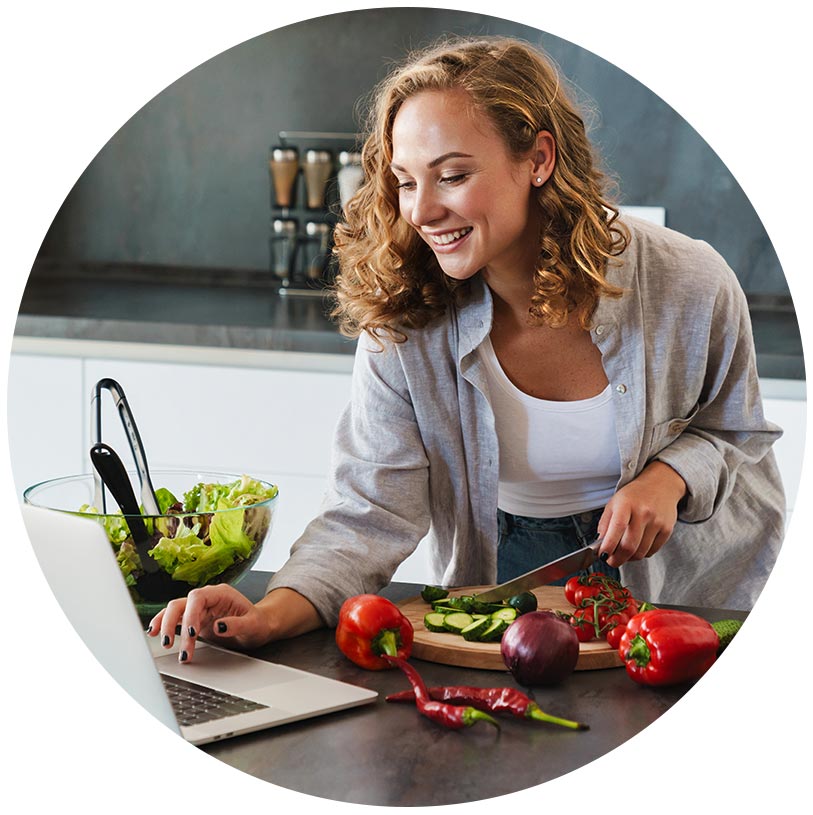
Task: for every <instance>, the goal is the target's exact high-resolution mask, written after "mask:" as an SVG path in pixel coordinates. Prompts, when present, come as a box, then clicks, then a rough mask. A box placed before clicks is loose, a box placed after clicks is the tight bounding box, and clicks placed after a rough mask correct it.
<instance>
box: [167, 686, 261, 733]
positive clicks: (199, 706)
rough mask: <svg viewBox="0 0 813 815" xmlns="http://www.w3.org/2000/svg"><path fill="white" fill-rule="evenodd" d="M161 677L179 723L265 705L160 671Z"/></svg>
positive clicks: (212, 717) (200, 720)
mask: <svg viewBox="0 0 813 815" xmlns="http://www.w3.org/2000/svg"><path fill="white" fill-rule="evenodd" d="M161 679H162V680H163V682H164V687H165V688H166V690H167V695H168V696H169V701H170V704H171V705H172V709H173V710H174V711H175V716H176V717H177V719H178V722H179V724H182V725H187V726H188V725H193V724H202V723H203V722H211V721H213V720H214V719H224V718H225V717H227V716H237V715H238V714H239V713H248V712H249V711H252V710H262V709H263V708H266V707H267V705H263V704H260V703H259V702H252V701H251V700H249V699H243V698H241V697H239V696H232V695H231V694H228V693H223V692H222V691H219V690H215V689H214V688H206V687H204V686H203V685H197V684H195V683H194V682H188V681H187V680H185V679H178V678H177V677H174V676H167V675H166V674H161Z"/></svg>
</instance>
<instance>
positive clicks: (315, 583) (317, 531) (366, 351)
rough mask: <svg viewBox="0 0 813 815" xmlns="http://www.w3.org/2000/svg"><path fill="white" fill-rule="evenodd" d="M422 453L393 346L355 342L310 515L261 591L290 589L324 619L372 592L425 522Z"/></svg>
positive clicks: (334, 618) (334, 616)
mask: <svg viewBox="0 0 813 815" xmlns="http://www.w3.org/2000/svg"><path fill="white" fill-rule="evenodd" d="M428 484H429V472H428V459H427V456H426V452H425V450H424V445H423V442H422V439H421V435H420V431H419V428H418V425H417V422H416V420H415V414H414V410H413V407H412V403H411V400H410V397H409V392H408V388H407V385H406V380H405V377H404V374H403V370H402V368H401V363H400V359H399V355H398V351H397V348H396V347H395V345H394V344H393V343H391V342H385V343H384V346H383V348H379V346H378V345H377V344H375V342H374V341H373V340H372V339H370V338H369V337H367V336H366V335H363V336H362V337H361V338H360V339H359V342H358V348H357V352H356V358H355V365H354V369H353V384H352V395H351V401H350V404H349V405H348V406H347V408H346V409H345V411H344V412H343V414H342V416H341V418H340V420H339V423H338V426H337V428H336V433H335V437H334V445H333V450H332V463H331V475H330V478H329V482H328V489H327V492H326V495H325V497H324V500H323V503H322V506H321V509H320V512H319V514H318V516H317V517H316V518H315V519H314V520H313V521H311V522H310V523H309V524H308V526H307V527H306V528H305V530H304V532H303V534H302V535H301V536H300V538H299V539H298V540H297V541H296V542H295V543H294V544H293V546H292V548H291V556H290V558H289V559H288V561H287V562H286V563H285V564H284V565H283V566H282V568H281V569H280V570H279V571H278V572H277V573H276V574H275V575H274V577H273V578H272V580H271V582H270V583H269V586H268V590H269V591H270V590H272V589H275V588H280V587H283V586H284V587H287V588H291V589H294V590H295V591H297V592H299V593H300V594H302V595H304V596H305V597H307V598H308V599H309V600H310V601H311V602H312V603H313V604H314V606H315V607H316V608H317V610H318V611H319V613H320V615H321V616H322V618H323V619H324V621H325V622H326V623H327V624H328V625H335V624H336V621H337V617H338V612H339V608H340V607H341V604H342V602H343V601H344V600H345V599H346V598H347V597H350V596H353V595H356V594H363V593H367V592H378V591H380V589H381V588H383V587H384V586H385V585H386V584H387V583H388V582H389V580H390V578H391V577H392V575H393V573H394V572H395V570H396V569H397V568H398V566H399V565H400V563H401V562H402V561H403V560H404V559H406V557H408V556H409V555H410V554H411V553H412V552H413V551H414V549H415V547H416V546H417V545H418V543H419V542H420V540H421V539H422V538H423V537H424V536H425V535H426V533H427V531H428V530H429V525H430V510H429V488H428Z"/></svg>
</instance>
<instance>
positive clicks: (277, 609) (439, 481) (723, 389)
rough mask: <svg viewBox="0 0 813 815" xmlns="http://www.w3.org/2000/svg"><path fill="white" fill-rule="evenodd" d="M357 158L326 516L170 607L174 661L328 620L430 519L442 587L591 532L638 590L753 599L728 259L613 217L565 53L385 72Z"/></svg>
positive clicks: (473, 48)
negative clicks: (282, 548) (267, 565)
mask: <svg viewBox="0 0 813 815" xmlns="http://www.w3.org/2000/svg"><path fill="white" fill-rule="evenodd" d="M363 161H364V167H365V177H366V181H365V184H364V185H363V187H362V188H361V190H360V191H359V193H358V194H357V196H356V197H355V198H354V199H353V201H352V203H351V204H350V206H349V207H348V209H347V212H346V213H345V215H346V223H345V224H343V225H342V226H341V227H339V228H338V229H337V232H336V244H337V252H338V256H339V259H340V263H341V274H340V276H339V279H338V283H337V289H336V297H337V307H336V311H335V316H336V317H337V319H338V320H339V322H340V325H341V327H342V330H343V331H344V332H345V333H346V334H348V335H351V336H358V337H359V341H358V351H357V355H356V360H355V368H354V375H353V392H352V399H351V403H350V405H349V406H348V408H347V410H346V411H345V413H344V414H343V416H342V419H341V421H340V423H339V425H338V428H337V431H336V437H335V446H334V451H333V452H334V467H333V474H332V478H331V481H330V485H329V490H328V493H327V495H326V496H325V499H324V504H323V507H322V509H321V511H320V514H319V515H318V517H317V518H316V519H314V520H313V521H312V522H311V523H310V524H309V526H308V527H307V529H306V530H305V532H304V533H303V535H302V536H301V538H300V539H299V540H298V541H297V542H296V543H295V544H294V546H293V547H292V550H291V557H290V559H289V560H288V561H287V563H286V564H285V565H284V566H283V567H282V568H281V569H280V571H279V572H278V573H277V574H276V575H275V576H274V578H273V579H272V581H271V584H270V586H269V592H268V594H267V595H266V597H265V598H263V600H261V601H260V602H259V603H257V604H256V605H252V604H251V603H250V602H249V601H248V600H247V599H246V598H244V597H243V596H242V595H240V594H239V593H238V592H237V591H236V590H234V589H231V588H229V587H209V588H205V589H200V590H195V591H192V592H190V594H189V597H188V598H187V599H185V600H176V601H173V602H172V603H170V604H169V606H168V608H167V609H165V610H164V611H163V612H162V613H161V614H159V615H158V616H157V617H156V618H155V620H154V621H153V624H152V633H153V634H154V635H157V634H158V633H159V632H160V633H161V634H162V635H163V636H164V637H165V642H167V644H169V643H171V642H172V641H173V639H174V631H175V628H176V625H178V624H181V631H182V635H181V637H182V651H181V659H182V660H184V659H189V658H191V655H192V653H193V649H194V641H195V636H196V635H204V636H210V637H213V638H214V639H216V640H218V641H221V642H224V643H225V644H229V645H232V646H235V647H255V646H258V645H260V644H262V643H265V642H267V641H269V640H272V639H277V638H282V637H289V636H294V635H296V634H299V633H302V632H304V631H307V630H311V629H313V628H316V627H318V626H320V625H323V624H328V625H334V624H335V623H336V619H337V614H338V610H339V607H340V606H341V604H342V602H343V601H344V599H346V598H347V597H349V596H352V595H355V594H360V593H364V592H376V591H378V590H380V589H381V588H382V587H383V586H384V585H386V583H387V582H388V581H389V579H390V577H391V576H392V574H393V573H394V571H395V569H396V568H397V567H398V565H399V564H400V563H401V562H402V561H403V560H404V559H405V558H406V557H407V556H408V555H409V554H410V553H411V552H412V551H413V550H414V548H415V547H416V546H417V544H418V543H419V542H420V541H421V540H422V539H423V538H424V537H425V536H426V535H427V534H428V535H429V536H430V539H431V553H432V562H433V567H434V571H435V577H436V580H437V582H438V583H442V584H444V585H450V586H456V585H457V586H462V585H480V584H488V583H492V582H494V581H495V580H500V581H502V580H505V579H508V578H510V577H512V576H514V575H516V574H521V573H522V572H524V571H527V570H528V569H531V568H533V567H534V566H536V565H539V564H540V563H544V562H547V561H548V560H550V559H552V558H554V557H557V556H559V555H561V554H563V553H566V552H568V551H573V550H574V549H576V548H578V547H579V546H584V545H586V544H588V543H591V542H592V541H593V540H594V539H595V538H596V537H598V538H600V539H601V552H602V553H603V554H604V557H605V559H606V563H607V566H608V567H609V568H610V569H611V570H614V569H618V570H620V577H621V579H622V581H623V582H624V583H625V584H626V585H628V586H630V588H631V589H632V590H633V592H634V594H635V595H636V596H639V597H642V598H646V599H648V600H650V601H652V602H671V603H684V604H693V605H706V606H720V607H729V608H731V607H735V608H750V606H751V605H752V604H753V601H754V599H755V598H756V596H757V594H758V593H759V591H760V589H761V587H762V585H763V584H764V581H765V579H766V578H767V575H768V573H769V572H770V569H771V567H772V565H773V562H774V560H775V558H776V555H777V552H778V549H779V546H780V543H781V538H782V527H783V515H784V501H783V495H782V488H781V483H780V479H779V475H778V471H777V469H776V466H775V462H774V458H773V453H772V451H771V445H772V444H773V442H774V441H775V440H776V438H778V436H779V435H780V431H779V429H778V428H776V427H775V426H773V425H770V424H769V423H768V422H766V421H765V419H764V417H763V415H762V410H761V402H760V396H759V390H758V381H757V372H756V365H755V355H754V349H753V342H752V338H751V333H750V325H749V321H748V310H747V306H746V302H745V298H744V296H743V293H742V291H741V290H740V288H739V286H738V284H737V281H736V278H735V277H734V275H733V273H732V272H731V270H730V269H728V267H727V266H726V264H725V263H724V261H723V260H722V259H721V258H720V256H719V255H717V254H716V253H715V252H714V251H713V250H712V249H711V248H710V247H708V246H707V245H705V244H703V243H701V242H698V241H694V240H691V239H689V238H687V237H685V236H682V235H679V234H677V233H675V232H673V231H671V230H668V229H665V228H661V227H656V226H654V225H651V224H647V223H644V222H641V221H637V220H635V219H621V218H619V214H618V210H617V209H616V208H615V207H614V206H613V205H612V204H611V202H610V201H609V199H608V198H607V197H606V193H605V190H604V185H605V180H604V178H603V176H602V174H601V173H600V172H599V170H598V168H597V166H596V163H595V159H594V157H593V154H592V150H591V147H590V144H589V142H588V139H587V136H586V133H585V128H584V125H583V122H582V119H581V118H580V116H579V114H578V113H577V112H576V109H575V107H574V105H573V104H572V103H571V102H570V100H569V99H568V98H567V95H566V93H565V89H564V87H563V85H562V83H561V82H560V80H559V77H558V76H557V74H556V71H555V70H554V69H553V68H552V67H551V66H550V65H549V63H548V62H547V60H546V59H545V58H544V57H543V56H542V55H540V54H539V53H538V52H537V51H536V50H534V49H533V48H531V47H529V46H528V45H526V44H524V43H521V42H518V41H515V40H510V39H508V40H506V39H485V40H473V41H469V40H457V41H453V42H445V43H441V44H440V45H438V46H436V47H433V48H430V49H428V50H427V51H426V52H424V53H422V54H419V55H418V56H417V57H415V58H413V59H412V60H410V61H409V62H408V63H406V64H405V65H404V66H402V67H401V68H400V69H398V70H396V71H395V72H394V73H393V74H392V75H391V76H390V77H389V78H388V79H387V80H385V81H384V83H382V85H381V86H380V87H379V89H378V94H377V96H376V102H375V104H374V106H373V108H372V111H371V118H370V127H369V135H368V137H367V139H366V142H365V146H364V151H363ZM498 540H499V545H498V544H497V542H498Z"/></svg>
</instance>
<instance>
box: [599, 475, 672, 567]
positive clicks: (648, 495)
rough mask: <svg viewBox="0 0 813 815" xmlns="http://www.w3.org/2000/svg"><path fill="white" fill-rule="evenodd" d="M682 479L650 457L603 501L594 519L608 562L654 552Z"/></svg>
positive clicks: (668, 530) (665, 534)
mask: <svg viewBox="0 0 813 815" xmlns="http://www.w3.org/2000/svg"><path fill="white" fill-rule="evenodd" d="M685 494H686V482H685V481H684V480H683V479H682V478H681V477H680V475H678V473H677V472H675V470H673V469H672V468H671V467H670V466H669V465H668V464H664V463H663V462H661V461H653V462H652V463H651V464H648V465H647V466H646V467H645V468H644V469H643V470H642V471H641V473H640V474H639V475H638V476H637V478H634V479H633V480H632V481H630V482H629V484H626V485H625V486H623V487H622V488H621V489H620V490H618V492H617V493H616V494H615V495H614V496H613V497H612V498H611V499H610V500H609V501H608V502H607V506H606V507H604V513H603V514H602V516H601V518H600V520H599V522H598V535H599V537H600V538H601V539H602V544H601V552H602V553H605V552H606V553H608V554H609V558H608V559H607V564H608V565H609V566H615V567H618V566H621V565H622V564H623V563H626V562H627V561H630V560H643V558H645V557H650V556H651V555H654V554H655V553H656V552H657V551H658V550H659V549H660V548H661V547H662V546H663V545H664V544H665V543H666V541H668V540H669V538H670V536H671V534H672V530H673V529H674V528H675V523H676V521H677V513H678V510H677V508H678V504H679V503H680V500H681V499H682V498H683V496H684V495H685Z"/></svg>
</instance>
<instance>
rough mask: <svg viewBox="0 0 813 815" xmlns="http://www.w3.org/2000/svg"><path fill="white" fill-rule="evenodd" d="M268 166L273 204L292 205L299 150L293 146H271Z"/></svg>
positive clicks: (286, 206)
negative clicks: (271, 181)
mask: <svg viewBox="0 0 813 815" xmlns="http://www.w3.org/2000/svg"><path fill="white" fill-rule="evenodd" d="M268 166H269V169H270V170H271V177H272V179H273V182H274V204H275V206H277V207H282V208H283V209H288V208H290V207H292V206H293V203H294V197H295V196H294V194H295V192H296V179H297V175H298V174H299V151H298V150H297V149H296V148H295V147H273V148H272V149H271V155H270V157H269V159H268Z"/></svg>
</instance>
